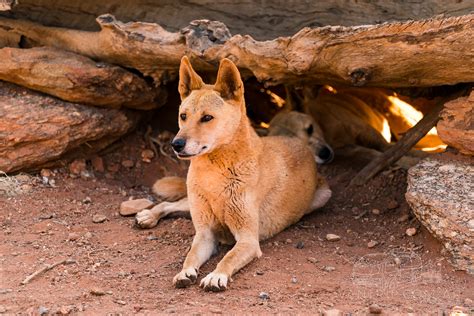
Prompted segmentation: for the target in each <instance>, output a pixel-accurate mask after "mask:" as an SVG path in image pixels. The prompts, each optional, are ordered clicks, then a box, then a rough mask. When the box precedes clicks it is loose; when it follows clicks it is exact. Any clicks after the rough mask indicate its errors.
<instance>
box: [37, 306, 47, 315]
mask: <svg viewBox="0 0 474 316" xmlns="http://www.w3.org/2000/svg"><path fill="white" fill-rule="evenodd" d="M47 313H49V309H47V308H46V307H44V306H40V307H39V308H38V314H40V315H46V314H47Z"/></svg>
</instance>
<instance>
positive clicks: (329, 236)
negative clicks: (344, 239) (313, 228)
mask: <svg viewBox="0 0 474 316" xmlns="http://www.w3.org/2000/svg"><path fill="white" fill-rule="evenodd" d="M326 240H327V241H339V240H341V236H339V235H336V234H327V235H326Z"/></svg>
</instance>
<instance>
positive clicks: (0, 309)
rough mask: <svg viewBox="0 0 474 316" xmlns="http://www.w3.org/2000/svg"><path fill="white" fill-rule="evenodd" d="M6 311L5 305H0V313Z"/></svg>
mask: <svg viewBox="0 0 474 316" xmlns="http://www.w3.org/2000/svg"><path fill="white" fill-rule="evenodd" d="M7 311H8V309H7V307H6V306H4V305H0V314H3V313H6V312H7Z"/></svg>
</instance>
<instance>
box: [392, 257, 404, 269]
mask: <svg viewBox="0 0 474 316" xmlns="http://www.w3.org/2000/svg"><path fill="white" fill-rule="evenodd" d="M393 262H395V264H396V265H397V267H399V266H401V265H402V260H400V258H398V257H395V258H393Z"/></svg>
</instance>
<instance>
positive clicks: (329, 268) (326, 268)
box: [323, 266, 336, 272]
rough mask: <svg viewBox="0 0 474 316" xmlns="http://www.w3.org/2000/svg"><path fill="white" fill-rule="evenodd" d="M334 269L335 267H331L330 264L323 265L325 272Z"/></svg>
mask: <svg viewBox="0 0 474 316" xmlns="http://www.w3.org/2000/svg"><path fill="white" fill-rule="evenodd" d="M334 270H336V268H335V267H332V266H324V267H323V271H326V272H332V271H334Z"/></svg>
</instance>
